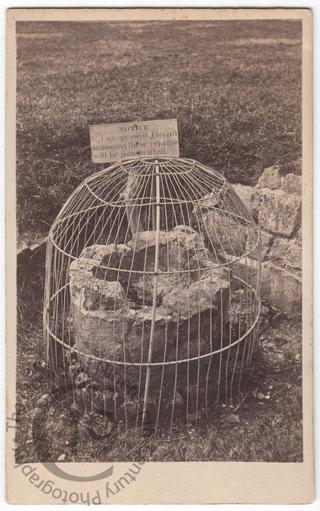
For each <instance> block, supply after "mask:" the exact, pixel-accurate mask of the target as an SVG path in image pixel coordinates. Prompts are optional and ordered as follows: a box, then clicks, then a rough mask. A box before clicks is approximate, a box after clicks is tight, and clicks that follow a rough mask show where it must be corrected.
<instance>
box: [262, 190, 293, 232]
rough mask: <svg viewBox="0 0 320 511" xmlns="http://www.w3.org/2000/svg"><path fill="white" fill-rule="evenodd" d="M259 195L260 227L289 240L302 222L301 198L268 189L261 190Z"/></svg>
mask: <svg viewBox="0 0 320 511" xmlns="http://www.w3.org/2000/svg"><path fill="white" fill-rule="evenodd" d="M258 195H259V198H260V203H259V213H258V221H259V225H260V227H262V228H263V229H265V230H266V231H269V232H272V233H274V234H280V235H282V236H286V237H287V238H289V237H290V236H291V235H292V233H293V232H294V230H295V229H296V227H297V226H298V222H299V220H300V213H301V197H299V196H297V195H294V194H293V195H288V194H287V193H285V192H283V191H282V190H267V189H263V190H260V191H259V194H258Z"/></svg>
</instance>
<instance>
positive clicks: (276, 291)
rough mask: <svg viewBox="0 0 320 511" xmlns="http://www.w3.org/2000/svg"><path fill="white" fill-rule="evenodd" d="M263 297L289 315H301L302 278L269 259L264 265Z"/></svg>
mask: <svg viewBox="0 0 320 511" xmlns="http://www.w3.org/2000/svg"><path fill="white" fill-rule="evenodd" d="M261 297H262V299H263V300H266V301H267V302H268V303H269V304H270V305H272V306H273V307H276V308H277V309H280V310H281V311H282V312H284V313H285V314H287V315H288V316H289V317H290V316H291V317H296V316H297V315H301V312H302V284H301V279H300V278H299V277H298V276H297V275H296V274H294V273H291V272H289V271H287V270H285V269H283V268H281V267H279V266H276V265H275V264H273V263H271V262H269V261H267V262H265V263H263V265H262V275H261Z"/></svg>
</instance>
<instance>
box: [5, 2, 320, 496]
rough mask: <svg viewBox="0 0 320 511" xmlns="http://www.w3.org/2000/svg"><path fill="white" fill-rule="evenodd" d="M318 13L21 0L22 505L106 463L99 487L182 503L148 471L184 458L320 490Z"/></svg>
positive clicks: (16, 215)
mask: <svg viewBox="0 0 320 511" xmlns="http://www.w3.org/2000/svg"><path fill="white" fill-rule="evenodd" d="M64 11H65V14H64ZM237 11H238V12H237ZM272 11H274V14H273V15H272ZM33 12H34V16H33V15H32V13H33ZM201 12H202V14H201ZM223 13H225V14H223ZM311 24H312V14H311V11H308V10H302V9H287V10H279V9H278V10H277V9H274V10H273V9H269V10H263V9H261V10H259V9H257V10H252V11H251V12H250V10H243V9H242V10H237V9H234V10H232V13H231V11H228V10H225V11H221V12H220V13H219V10H218V9H210V10H197V9H192V10H188V9H181V10H179V11H175V10H174V9H163V10H162V9H161V10H156V9H138V10H128V9H111V10H109V9H103V10H101V11H99V10H98V9H88V10H84V11H83V12H81V10H80V9H71V10H66V9H60V10H59V11H58V10H52V11H51V12H50V10H48V9H42V10H37V9H29V10H21V11H20V12H19V10H15V9H14V10H11V12H10V10H9V11H8V24H7V31H8V44H7V52H8V56H10V55H11V56H12V59H11V60H10V59H8V67H7V77H8V84H9V86H8V88H7V105H8V132H7V149H8V153H9V154H8V158H7V176H8V177H7V180H8V183H9V184H8V185H7V219H9V220H8V222H9V221H10V223H9V224H8V229H7V234H8V245H7V254H8V261H9V262H8V281H10V282H11V283H12V285H13V287H12V288H10V289H11V291H12V289H14V293H13V295H14V296H12V297H11V299H10V303H9V306H10V312H9V311H8V312H7V318H8V330H7V334H8V339H7V346H8V348H7V349H8V359H9V362H10V369H9V371H8V374H7V388H8V387H10V393H9V399H8V403H9V404H8V411H7V417H8V418H7V423H8V424H7V426H8V427H7V429H8V428H9V439H8V444H9V443H10V442H11V444H10V445H8V452H9V455H8V456H9V457H10V460H11V463H12V467H13V466H14V468H12V471H11V472H10V473H9V475H8V481H9V479H12V478H13V477H15V478H17V477H19V478H22V479H23V485H24V490H23V493H24V495H25V501H23V500H19V499H22V496H20V497H19V496H18V495H17V493H18V492H17V488H16V487H15V488H13V485H12V484H10V481H9V482H8V484H9V487H10V488H11V489H9V494H10V499H11V500H12V501H13V502H23V503H30V502H37V503H48V504H50V503H51V504H55V503H62V502H64V503H69V504H75V503H84V502H83V494H82V493H81V492H80V490H79V489H78V490H77V491H74V492H73V493H72V492H71V489H70V488H71V487H69V489H67V485H68V484H69V485H71V484H73V483H71V482H70V481H77V483H74V484H78V483H79V484H80V483H81V484H82V485H84V484H85V483H84V482H81V481H82V479H81V477H82V476H79V477H78V475H74V472H73V470H75V471H76V472H75V473H76V474H79V473H80V472H79V469H77V467H79V466H80V468H81V474H82V475H83V474H89V473H90V474H92V473H93V472H94V470H93V469H92V467H95V466H99V467H100V466H101V470H105V473H104V478H105V479H104V482H103V484H102V482H101V481H99V484H100V486H101V488H100V486H99V489H97V490H96V493H95V494H94V495H93V494H90V495H89V486H88V502H86V503H112V502H113V500H112V499H114V502H117V501H118V502H120V503H124V502H129V501H130V498H131V497H130V495H133V494H134V495H135V496H134V497H132V498H133V501H132V502H134V503H154V502H159V503H161V502H162V503H166V502H168V503H170V495H167V496H166V497H163V501H162V500H161V499H160V500H159V496H158V497H157V498H155V497H154V495H156V494H157V487H156V486H155V487H154V488H152V484H153V483H152V482H151V479H148V475H147V473H148V470H149V467H152V469H151V468H150V470H154V471H155V472H152V474H156V473H157V472H156V471H157V470H162V471H163V472H161V473H162V474H163V475H162V476H161V477H163V478H164V479H163V481H165V480H166V479H165V478H166V477H168V475H166V470H165V468H164V467H168V469H167V474H169V472H170V471H171V474H175V472H176V471H177V470H180V468H179V467H181V470H184V469H185V470H189V468H188V467H191V465H189V464H190V463H191V462H199V463H198V464H197V466H199V473H198V474H199V475H198V476H197V477H199V481H201V470H202V467H206V468H203V470H206V471H207V472H206V473H207V474H209V472H208V470H209V467H210V466H212V467H213V468H212V470H213V472H212V474H213V476H212V477H213V478H214V474H215V473H216V472H215V471H219V466H223V471H225V472H221V474H222V473H224V474H228V470H229V469H228V466H230V471H231V472H232V471H234V472H232V474H233V475H232V477H231V481H232V482H231V483H230V488H229V490H230V492H231V494H232V495H233V493H232V492H233V485H234V486H235V487H236V486H237V485H236V484H235V479H236V477H241V471H242V472H243V473H244V471H245V470H246V467H249V466H251V467H252V463H255V466H256V467H257V468H256V469H254V471H256V477H258V474H259V473H260V472H259V470H260V469H261V470H262V468H261V467H264V468H263V470H266V471H272V470H273V471H274V473H275V474H276V470H278V469H279V470H281V471H282V472H281V474H282V475H281V478H285V477H286V476H285V474H286V473H287V474H291V472H290V471H292V474H293V476H292V479H290V477H288V479H290V481H291V483H292V484H294V480H295V479H294V478H295V477H296V478H297V479H296V481H299V480H301V481H304V483H303V484H304V485H305V492H304V493H303V489H301V488H300V490H298V488H294V486H293V490H291V494H290V492H289V490H288V492H287V494H288V495H291V496H290V499H292V500H290V502H291V503H299V502H310V501H311V500H312V495H313V489H312V488H313V475H312V450H313V446H312V371H311V367H312V328H311V324H312V266H311V264H312V263H311V250H312V249H311V247H312V234H311V233H312V220H311V218H312V209H311V208H312V204H311V197H312V163H311V154H312V153H311V147H312V134H311V133H312V131H311V128H312V126H311V118H312V106H311V48H312V46H311ZM10 52H11V53H10ZM10 191H11V193H13V194H14V195H13V196H12V197H13V198H14V197H15V201H12V203H10V204H9V197H8V193H9V192H10ZM10 200H11V199H10ZM9 252H10V255H9ZM306 368H307V370H306ZM13 389H14V390H13ZM11 427H12V432H11ZM13 432H14V438H13V437H12V435H13ZM177 462H178V463H177ZM204 462H210V463H204ZM217 462H224V463H222V464H221V463H220V464H219V463H217ZM149 463H150V465H149ZM121 466H122V467H125V466H127V467H128V468H127V469H126V470H124V469H123V468H122V471H121V469H119V467H121ZM27 467H30V470H31V471H33V474H34V475H33V476H32V477H31V475H30V476H29V469H28V468H27ZM35 467H36V468H35ZM74 467H76V468H74ZM108 467H109V468H108ZM241 467H242V468H241ZM286 467H287V469H286ZM34 470H35V472H34ZM77 470H78V472H77ZM86 470H88V472H86ZM92 470H93V472H92ZM99 470H100V469H99ZM99 470H97V469H96V472H99ZM221 470H222V469H221ZM251 470H252V468H251ZM286 470H287V472H286ZM41 471H42V472H41ZM45 471H46V473H45ZM40 472H41V475H40ZM140 472H141V474H140ZM30 473H31V472H30ZM176 473H178V472H176ZM70 474H71V475H70ZM130 474H131V475H130ZM236 474H237V475H236ZM251 474H252V472H251ZM279 474H280V472H279ZM299 474H300V475H299ZM301 474H303V476H302V475H301ZM36 476H37V479H35V477H36ZM77 477H78V479H77ZM90 477H92V478H91V481H93V480H95V476H90ZM90 477H89V479H88V478H87V479H86V481H89V480H90ZM99 477H100V476H99ZM99 477H98V476H97V477H96V479H97V488H98V479H99ZM149 477H151V472H149ZM208 477H209V476H208ZM242 477H244V476H242ZM247 477H248V476H247ZM252 477H254V476H253V475H252ZM279 477H280V476H279ZM59 478H60V479H59ZM144 478H145V479H144ZM281 478H280V480H277V482H276V483H275V486H276V487H278V490H277V491H276V490H274V489H271V488H270V493H269V494H268V492H266V495H263V491H261V503H263V502H265V503H266V502H268V499H269V501H272V502H273V501H274V500H276V501H277V497H275V496H276V495H279V494H280V493H281V488H280V486H281V485H284V487H285V488H286V484H289V483H290V481H289V482H288V481H286V482H284V481H283V480H281ZM303 478H304V479H303ZM84 479H85V478H83V480H84ZM48 480H50V484H51V486H48V484H49V483H48ZM100 480H102V477H100ZM36 481H38V482H37V483H36ZM280 481H282V482H281V484H280ZM305 481H306V482H305ZM42 483H43V484H42ZM226 483H227V481H224V484H225V485H226V486H225V489H223V488H222V489H221V493H219V491H220V490H219V491H218V490H217V489H213V490H212V492H213V493H212V497H210V494H209V493H208V492H209V489H206V490H205V491H206V492H207V493H203V494H202V495H203V496H202V497H201V495H200V492H201V491H202V490H201V487H199V488H198V493H199V495H198V501H197V500H196V499H197V497H196V495H194V497H191V496H190V498H188V497H187V496H185V497H184V496H183V495H178V494H179V489H175V491H174V492H173V493H172V499H173V500H172V501H171V502H172V503H175V502H181V503H191V502H199V503H200V502H203V503H209V502H215V501H216V500H215V499H218V498H220V501H225V502H233V500H232V497H228V498H227V497H226V496H224V495H227V490H228V488H227V484H226ZM87 484H90V483H87ZM91 484H93V483H91ZM154 484H156V483H154ZM199 484H200V483H199ZM48 488H49V489H48ZM62 488H66V489H65V490H63V489H62ZM143 488H144V490H143ZM295 490H296V491H297V496H296V501H295V500H294V499H295V495H294V492H295ZM81 491H82V490H81ZM90 491H91V490H90ZM92 491H93V490H92ZM181 491H182V490H181ZM189 491H191V490H189ZM237 491H239V490H237ZM273 491H275V493H272V492H273ZM299 491H301V493H299ZM59 492H60V493H61V495H60V493H59ZM63 492H64V493H63ZM77 492H78V493H77ZM130 492H131V493H130ZM143 492H145V494H144V495H143V496H141V495H142V493H143ZM148 492H150V498H148V496H147V494H148ZM217 492H218V493H217ZM63 495H64V496H63ZM75 495H76V496H75ZM80 495H82V496H80ZM139 495H140V497H139ZM185 495H187V494H185ZM190 495H191V494H190ZM217 495H220V496H219V497H218V496H217ZM283 495H284V497H283V498H287V497H285V495H286V490H284V494H283ZM210 498H211V500H210ZM63 499H64V500H63ZM99 499H100V502H99ZM126 499H127V500H126ZM224 499H225V500H224ZM228 499H229V500H228ZM230 499H231V500H230ZM234 499H235V500H234V501H236V499H238V501H243V502H246V501H247V502H256V503H258V502H259V499H257V497H256V494H255V496H250V495H247V496H241V497H240V494H237V493H234ZM245 499H247V500H245ZM277 502H278V501H277ZM279 502H282V501H281V498H280V500H279ZM283 503H285V502H283ZM288 503H289V502H288Z"/></svg>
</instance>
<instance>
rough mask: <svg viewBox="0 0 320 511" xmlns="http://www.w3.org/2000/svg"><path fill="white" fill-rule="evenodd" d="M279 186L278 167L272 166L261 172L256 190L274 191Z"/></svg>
mask: <svg viewBox="0 0 320 511" xmlns="http://www.w3.org/2000/svg"><path fill="white" fill-rule="evenodd" d="M280 186H281V176H280V167H279V165H273V166H272V167H268V168H267V169H265V170H264V171H263V173H262V174H261V176H260V177H259V181H258V184H257V188H271V189H276V188H280Z"/></svg>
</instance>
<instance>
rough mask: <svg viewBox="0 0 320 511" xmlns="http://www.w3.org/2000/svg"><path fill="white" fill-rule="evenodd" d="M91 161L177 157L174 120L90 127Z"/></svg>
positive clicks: (103, 161)
mask: <svg viewBox="0 0 320 511" xmlns="http://www.w3.org/2000/svg"><path fill="white" fill-rule="evenodd" d="M89 128H90V144H91V153H92V161H93V163H106V162H114V161H118V160H123V159H126V158H137V157H139V156H179V138H178V123H177V119H165V120H159V121H137V122H124V123H121V124H96V125H93V126H90V127H89Z"/></svg>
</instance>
